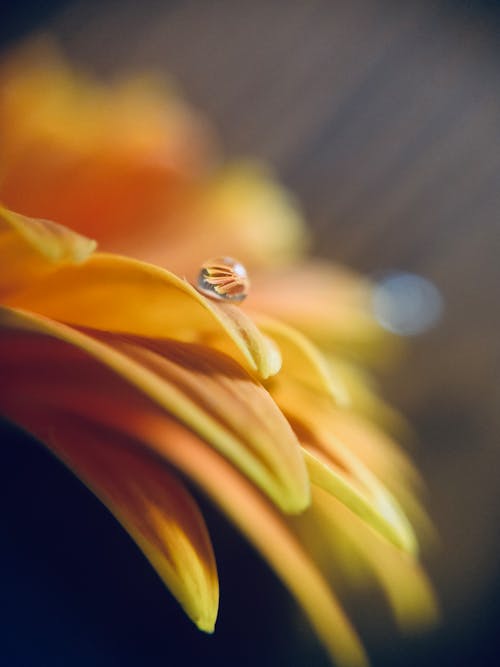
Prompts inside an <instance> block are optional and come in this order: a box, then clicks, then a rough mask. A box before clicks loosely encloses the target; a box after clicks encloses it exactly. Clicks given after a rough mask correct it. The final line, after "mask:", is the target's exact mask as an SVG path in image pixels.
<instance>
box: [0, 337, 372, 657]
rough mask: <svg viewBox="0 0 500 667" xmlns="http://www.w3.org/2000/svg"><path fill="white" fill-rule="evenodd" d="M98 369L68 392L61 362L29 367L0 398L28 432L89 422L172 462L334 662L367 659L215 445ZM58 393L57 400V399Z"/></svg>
mask: <svg viewBox="0 0 500 667" xmlns="http://www.w3.org/2000/svg"><path fill="white" fill-rule="evenodd" d="M30 338H32V337H30ZM31 342H32V340H31ZM59 347H60V345H59ZM92 364H94V365H95V362H92V360H91V358H90V357H88V360H87V366H89V365H90V366H92ZM100 368H101V372H100V373H97V374H96V370H97V369H96V368H91V373H90V376H91V377H90V378H89V379H90V380H91V379H92V378H94V381H90V382H89V380H85V379H84V378H82V377H80V374H79V376H78V379H79V383H78V386H79V389H80V391H79V392H75V393H74V394H71V392H69V391H68V388H69V387H70V386H72V385H75V384H76V383H75V382H74V377H72V378H71V379H72V382H68V381H67V380H68V375H72V368H71V366H69V367H68V365H67V364H63V365H62V366H61V367H59V368H58V369H55V370H57V372H55V373H52V374H49V375H46V376H45V382H40V384H39V386H38V388H37V387H34V386H33V384H31V383H30V380H31V377H32V375H33V374H31V376H30V375H28V377H27V380H26V381H25V382H24V383H22V384H18V385H17V387H18V388H21V387H22V388H23V389H24V390H25V391H23V395H22V397H21V396H17V399H16V396H15V392H12V391H11V392H9V393H8V396H4V397H3V398H2V401H3V404H4V405H3V407H4V410H5V411H6V412H7V414H8V415H9V414H11V415H12V413H13V412H14V416H17V417H18V419H19V420H21V421H24V422H27V423H28V425H29V427H30V428H31V429H32V430H33V431H34V432H35V434H38V433H40V423H39V422H38V421H37V418H38V419H40V415H43V416H42V417H41V419H42V422H43V425H46V424H55V425H56V427H57V425H60V424H64V423H68V424H73V425H75V424H76V425H78V428H80V429H81V430H82V431H83V432H85V430H86V428H87V426H90V427H92V425H93V424H95V423H97V424H98V425H100V426H106V427H107V428H109V429H112V430H114V431H117V432H119V433H123V434H126V435H127V436H129V437H132V438H134V439H137V441H140V442H142V443H143V444H144V446H145V447H147V449H148V450H149V451H150V452H154V453H156V454H157V455H159V456H160V457H162V458H164V459H165V460H167V461H168V462H169V463H171V464H173V465H174V466H176V467H177V468H178V469H179V470H181V471H182V472H183V473H184V474H186V475H187V476H188V477H189V478H190V479H192V480H193V481H194V482H195V483H196V484H198V485H199V486H200V487H201V489H203V490H204V491H205V492H206V493H207V494H208V495H209V496H210V497H211V498H212V499H213V500H214V501H215V503H216V504H217V505H218V506H219V507H220V509H221V510H222V511H223V512H224V513H225V514H226V515H227V516H228V517H229V518H230V519H231V520H232V521H233V522H234V523H235V525H236V526H237V527H238V528H239V529H240V530H241V531H242V532H243V533H244V534H245V535H246V537H247V538H248V539H249V540H250V541H251V542H252V543H253V544H254V546H255V547H256V548H257V549H258V550H259V551H260V552H261V553H262V555H263V556H264V557H265V558H266V560H267V561H268V562H269V564H270V565H271V566H272V567H273V568H274V569H275V571H276V572H277V574H278V575H279V576H280V577H281V578H282V580H283V581H284V583H285V584H286V585H287V586H288V587H289V589H290V590H291V592H292V593H293V594H294V595H295V597H296V598H297V600H298V601H299V602H300V604H301V605H302V607H303V609H304V611H305V613H306V614H307V616H308V617H309V619H310V621H311V623H312V625H313V627H314V628H315V630H316V632H317V633H318V635H319V636H320V638H321V639H322V641H323V642H324V644H325V646H326V647H327V648H328V650H329V651H330V653H331V655H332V656H333V657H334V659H335V660H337V661H338V664H339V665H341V666H342V667H365V666H366V665H367V659H366V656H365V654H364V651H363V649H362V647H361V645H360V643H359V641H358V639H357V637H356V634H355V632H354V630H353V629H352V627H351V625H350V623H349V621H348V620H347V618H346V617H345V615H344V613H343V611H342V609H341V607H340V606H339V604H338V602H337V601H336V599H335V597H334V596H333V595H332V593H331V591H330V589H329V587H328V583H327V581H326V579H325V578H324V577H323V575H322V574H321V572H320V570H319V569H318V567H317V565H316V564H315V562H314V560H313V559H312V558H311V557H310V556H309V555H308V553H307V551H306V550H305V549H304V547H303V546H302V545H301V544H300V541H299V540H298V538H297V536H296V534H295V532H294V529H293V527H292V526H291V525H290V524H288V522H287V521H286V519H285V517H283V515H281V513H280V512H279V511H278V510H277V509H276V508H275V507H274V505H273V504H272V503H270V502H269V500H268V499H267V498H266V497H265V496H264V495H263V494H262V493H260V492H259V490H258V489H257V488H256V487H255V486H254V485H253V484H252V483H251V482H250V481H249V480H248V479H247V478H246V477H245V476H244V475H242V474H241V473H240V472H239V471H238V470H237V469H236V468H234V467H233V466H232V465H231V464H230V463H229V462H228V461H227V460H225V458H224V457H222V456H220V454H219V453H218V452H217V451H216V450H214V449H213V448H211V447H207V446H206V444H205V443H204V442H203V441H202V440H200V439H199V438H198V437H197V436H196V435H195V434H193V433H192V432H190V431H189V430H188V429H186V428H185V427H183V426H182V425H181V424H179V423H178V422H176V421H174V420H173V419H172V418H171V417H170V416H169V415H168V414H165V413H164V412H161V411H160V409H159V408H158V406H156V405H155V404H154V403H153V402H151V401H150V400H145V399H144V397H143V396H141V395H140V394H139V393H138V392H137V391H136V390H135V389H133V388H132V387H130V386H128V385H124V383H123V382H122V381H121V379H120V378H118V377H117V376H116V375H114V374H113V373H111V372H110V370H109V369H107V368H104V367H100ZM64 373H66V382H64ZM14 377H15V381H16V382H17V383H19V382H21V375H20V374H19V373H16V374H15V375H14V374H13V378H14ZM37 377H39V374H38V373H37ZM61 398H64V399H65V400H64V404H61ZM16 402H17V412H15V407H16ZM37 415H38V417H37ZM75 417H76V418H77V419H76V420H75ZM73 420H75V421H73ZM40 435H41V437H43V436H44V435H45V433H44V432H42V433H40Z"/></svg>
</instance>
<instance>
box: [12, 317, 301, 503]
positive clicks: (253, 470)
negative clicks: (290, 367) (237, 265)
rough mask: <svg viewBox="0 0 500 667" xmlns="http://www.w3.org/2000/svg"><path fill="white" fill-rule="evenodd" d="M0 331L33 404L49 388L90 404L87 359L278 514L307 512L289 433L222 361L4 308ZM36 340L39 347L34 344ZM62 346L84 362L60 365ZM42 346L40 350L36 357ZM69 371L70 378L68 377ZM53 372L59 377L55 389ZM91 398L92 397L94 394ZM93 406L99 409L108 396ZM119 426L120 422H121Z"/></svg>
mask: <svg viewBox="0 0 500 667" xmlns="http://www.w3.org/2000/svg"><path fill="white" fill-rule="evenodd" d="M0 328H3V329H4V330H5V332H6V333H4V344H3V348H4V350H7V347H8V354H7V355H6V357H5V358H4V359H3V365H4V368H5V369H7V368H8V367H9V366H10V367H12V368H11V374H12V377H13V380H12V381H14V379H15V378H16V377H17V378H20V379H21V377H22V376H21V370H22V365H20V364H19V359H21V360H22V363H23V365H24V367H25V368H26V372H27V373H28V375H29V382H27V385H28V388H29V391H31V392H35V390H36V391H38V392H39V393H40V396H39V398H38V400H48V396H49V389H50V387H51V386H52V387H53V393H54V395H55V398H54V400H57V401H58V403H59V404H60V405H64V402H65V401H66V400H68V401H71V400H73V399H74V395H75V393H76V394H78V392H82V396H83V398H85V400H86V401H89V400H91V399H92V396H86V395H85V394H84V391H85V385H84V380H85V379H87V381H88V383H89V384H90V385H92V384H93V381H92V376H91V375H90V376H89V373H90V370H89V369H90V367H92V369H93V370H92V372H93V373H94V374H96V375H97V374H98V373H99V367H100V366H99V365H97V364H94V365H93V366H92V365H90V366H89V368H87V367H86V364H89V363H90V360H91V358H94V359H95V360H97V361H98V362H99V364H100V365H102V364H104V365H106V366H108V367H109V368H111V369H112V370H113V371H114V372H115V373H117V374H118V375H119V376H121V378H122V379H124V380H125V381H126V382H127V383H130V384H132V385H135V386H136V387H137V388H138V389H140V391H141V392H143V393H144V394H146V395H148V396H149V397H150V398H152V399H153V400H154V401H155V402H156V403H157V404H158V405H160V406H161V407H162V408H164V409H165V410H166V411H167V412H168V413H169V414H172V415H174V416H175V417H176V418H177V419H179V420H180V421H182V422H183V423H184V424H185V425H186V427H187V428H190V429H193V430H194V431H195V432H196V433H198V434H199V435H200V437H202V438H203V439H204V440H206V441H207V442H209V443H210V444H211V445H212V446H214V447H216V448H217V449H218V450H219V451H220V452H221V453H222V454H223V455H224V456H226V457H227V458H228V459H230V460H231V461H232V462H233V463H234V464H235V465H237V466H238V467H239V468H240V469H241V470H243V471H244V473H245V474H246V475H248V476H249V477H250V478H251V479H252V480H254V481H255V483H256V484H258V485H259V486H260V487H261V488H262V489H263V490H264V491H265V492H266V493H267V494H268V495H269V496H270V497H271V498H272V499H273V500H274V501H275V502H276V503H277V504H278V505H279V506H280V507H281V508H282V509H284V510H285V511H288V512H298V511H301V510H303V509H304V508H305V507H306V506H307V504H308V502H309V483H308V478H307V472H306V469H305V465H304V461H303V458H302V455H301V452H300V448H299V445H298V442H297V439H296V437H295V435H294V433H293V431H292V429H291V428H290V426H289V424H288V422H287V421H286V419H285V418H284V417H283V415H282V414H281V412H280V411H279V409H278V408H277V407H276V405H275V404H274V402H273V401H272V399H271V397H270V396H269V394H268V393H267V392H266V390H265V389H264V388H263V387H261V385H259V384H258V383H257V382H256V381H255V380H253V379H252V378H251V377H250V376H249V375H248V374H247V373H246V372H245V371H244V370H243V369H242V368H240V367H239V366H238V365H237V364H236V363H234V361H232V360H231V359H230V358H229V357H227V356H226V355H223V354H221V353H219V352H217V351H215V350H211V349H209V348H205V347H202V346H199V345H194V344H184V343H179V342H175V341H171V340H170V341H169V340H163V341H159V340H156V341H150V340H147V339H138V338H134V337H131V336H120V335H118V336H117V335H112V334H104V333H103V332H96V333H95V334H94V335H90V334H85V333H82V332H80V331H76V330H75V329H72V328H70V327H67V326H64V325H61V324H58V323H55V322H52V321H50V320H46V319H43V318H40V317H39V316H35V315H32V314H27V313H24V314H23V313H20V312H15V311H13V310H10V309H5V308H0ZM9 330H10V331H17V333H16V335H12V334H11V335H10V336H7V332H8V331H9ZM23 330H25V331H28V332H33V333H34V332H38V333H39V334H43V335H38V336H36V335H35V336H34V335H33V333H31V334H28V335H27V336H26V335H25V337H24V339H23V338H22V337H21V334H20V332H21V331H23ZM42 338H43V339H44V340H45V342H42V341H41V340H39V339H42ZM35 340H36V345H35V343H34V341H35ZM61 341H65V342H67V343H69V344H70V345H72V346H74V347H75V348H79V349H80V350H82V351H84V352H85V355H81V354H80V356H76V358H74V359H73V358H72V357H71V356H70V357H69V359H67V358H66V359H64V358H63V355H64V354H66V355H68V354H69V351H70V350H71V348H70V347H69V346H67V345H64V344H62V343H61ZM44 346H45V348H47V350H46V352H45V353H43V354H42V353H41V350H42V349H45V348H44ZM18 348H20V351H18V352H17V353H16V354H15V353H14V351H15V350H16V349H18ZM75 352H76V350H73V353H74V354H75ZM58 359H59V360H60V363H59V366H58V365H57V361H58ZM35 364H36V365H35ZM12 365H13V366H12ZM68 369H72V373H70V374H68ZM6 372H7V371H6V370H4V373H6ZM57 372H59V373H60V375H61V377H60V378H59V380H58V382H59V385H58V384H57V382H56V379H55V378H56V373H57ZM101 372H102V371H101ZM123 384H125V383H123ZM46 385H47V387H46ZM92 391H93V396H94V397H95V396H97V394H98V391H99V388H98V387H96V388H95V389H93V390H92ZM91 393H92V392H91ZM82 400H83V399H82ZM92 400H95V398H94V399H92ZM100 400H101V402H102V406H104V405H106V401H107V396H106V395H105V396H103V397H101V399H100ZM123 418H124V420H125V421H126V415H124V417H123Z"/></svg>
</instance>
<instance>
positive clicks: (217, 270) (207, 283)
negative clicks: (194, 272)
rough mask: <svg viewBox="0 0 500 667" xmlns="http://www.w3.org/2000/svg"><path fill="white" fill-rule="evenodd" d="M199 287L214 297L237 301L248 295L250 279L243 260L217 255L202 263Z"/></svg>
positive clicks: (200, 290)
mask: <svg viewBox="0 0 500 667" xmlns="http://www.w3.org/2000/svg"><path fill="white" fill-rule="evenodd" d="M197 288H198V291H199V292H201V293H202V294H204V295H205V296H209V297H211V298H212V299H217V300H218V301H231V302H233V303H234V302H236V303H237V302H240V301H243V299H245V298H246V297H247V296H248V290H249V288H250V281H249V279H248V275H247V271H246V269H245V267H244V266H243V264H242V263H241V262H238V261H237V260H236V259H233V258H232V257H215V258H213V259H209V260H207V261H206V262H203V264H202V265H201V270H200V273H199V275H198V282H197Z"/></svg>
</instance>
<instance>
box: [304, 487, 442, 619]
mask: <svg viewBox="0 0 500 667" xmlns="http://www.w3.org/2000/svg"><path fill="white" fill-rule="evenodd" d="M311 513H314V515H315V517H317V520H318V524H319V525H321V526H322V528H323V531H322V533H323V535H324V536H326V538H327V539H326V540H325V542H324V544H323V548H326V550H327V553H328V549H333V551H338V548H339V544H341V545H342V549H343V551H344V554H345V552H346V551H347V550H348V552H347V557H350V559H352V557H353V555H352V554H353V552H355V553H356V554H357V558H358V560H359V561H360V563H362V564H364V567H365V570H366V571H365V576H366V575H369V574H371V576H372V577H375V579H376V580H378V582H379V583H380V585H381V587H382V589H383V590H384V592H385V594H386V596H387V599H388V602H389V604H390V606H391V608H392V610H393V612H394V615H395V617H396V619H397V621H398V623H399V625H400V626H401V627H402V629H403V630H405V631H410V630H418V629H420V628H422V627H424V626H432V625H434V624H435V623H436V622H437V621H438V618H439V611H438V604H437V602H436V599H435V596H434V593H433V591H432V586H431V584H430V583H429V581H428V579H427V577H426V575H425V573H424V572H423V570H422V568H421V567H420V565H419V563H418V561H417V560H416V559H415V558H413V557H412V556H411V555H409V554H406V553H403V552H401V551H400V550H399V549H396V548H394V547H393V546H392V545H391V544H389V543H388V542H387V541H386V540H383V539H380V537H379V536H378V535H377V534H376V533H375V532H373V531H372V530H370V528H369V526H367V525H366V524H365V523H364V522H363V521H362V520H360V519H359V518H358V517H354V516H353V515H352V514H351V513H350V512H349V510H348V509H347V508H346V507H345V506H344V505H343V504H342V503H341V502H339V501H338V500H337V499H335V498H333V497H332V496H331V495H330V494H328V493H326V492H325V491H323V490H322V489H320V488H318V487H316V486H313V503H312V510H311ZM349 554H350V556H349ZM341 559H342V555H341ZM337 562H338V561H337ZM346 566H347V567H349V563H346ZM362 566H363V565H362ZM357 574H358V575H359V574H361V575H362V574H363V573H362V572H361V573H359V572H358V573H357Z"/></svg>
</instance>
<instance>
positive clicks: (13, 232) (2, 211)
mask: <svg viewBox="0 0 500 667" xmlns="http://www.w3.org/2000/svg"><path fill="white" fill-rule="evenodd" d="M95 247H96V242H95V241H92V240H90V239H87V238H85V237H84V236H80V235H79V234H75V232H72V231H71V230H70V229H67V228H66V227H63V226H61V225H57V224H56V223H54V222H50V221H49V220H39V219H36V218H28V217H26V216H24V215H19V214H18V213H14V212H13V211H9V210H8V209H6V208H5V207H4V206H2V205H1V204H0V257H1V264H2V271H1V274H0V297H4V296H5V295H8V294H9V293H10V292H13V291H14V292H15V291H20V290H22V289H23V288H25V287H27V286H28V285H30V284H33V282H35V281H36V280H39V279H40V278H42V277H43V276H44V275H45V274H47V273H50V272H51V271H54V270H55V269H56V268H57V267H58V265H60V264H77V263H79V262H82V261H83V260H85V259H86V258H87V257H88V256H89V255H90V254H91V253H92V252H93V251H94V249H95Z"/></svg>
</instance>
